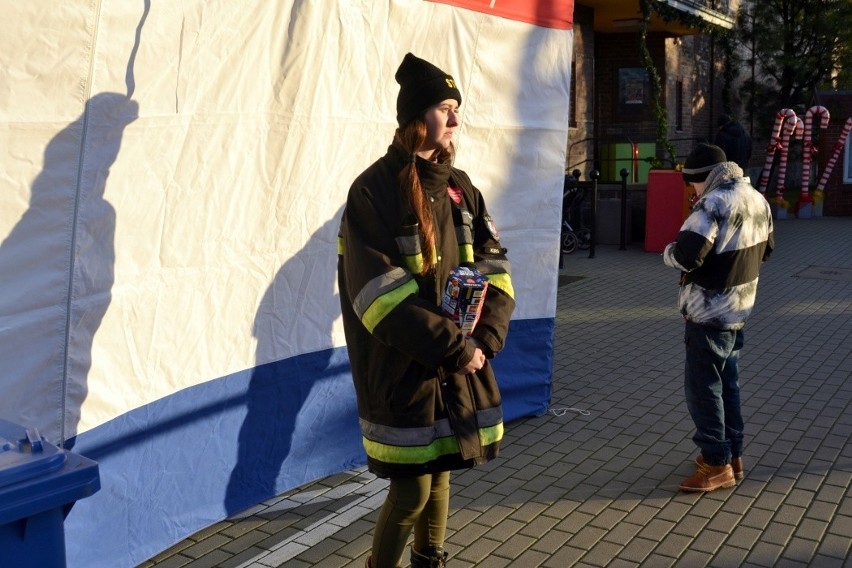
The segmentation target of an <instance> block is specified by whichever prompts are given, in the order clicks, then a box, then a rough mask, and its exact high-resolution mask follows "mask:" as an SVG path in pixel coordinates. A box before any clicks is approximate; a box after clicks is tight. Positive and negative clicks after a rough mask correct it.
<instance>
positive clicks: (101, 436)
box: [65, 319, 555, 568]
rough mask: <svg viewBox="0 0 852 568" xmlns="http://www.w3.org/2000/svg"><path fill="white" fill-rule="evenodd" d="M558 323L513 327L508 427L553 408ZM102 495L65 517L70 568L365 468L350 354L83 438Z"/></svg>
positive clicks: (80, 445) (225, 382)
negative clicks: (97, 470)
mask: <svg viewBox="0 0 852 568" xmlns="http://www.w3.org/2000/svg"><path fill="white" fill-rule="evenodd" d="M554 325H555V321H554V320H553V319H536V320H517V321H513V322H512V323H511V327H510V333H509V341H508V345H507V347H506V350H505V351H504V352H503V353H501V354H500V356H499V357H497V358H496V359H495V361H494V366H495V371H496V372H497V373H498V377H499V380H500V386H501V391H502V393H503V399H504V400H503V406H504V413H505V417H506V421H507V422H508V421H511V420H515V419H517V418H521V417H524V416H538V415H541V414H544V413H545V412H546V411H547V407H548V405H549V402H550V392H551V387H550V384H551V371H552V363H553V340H552V338H553V330H554ZM74 451H75V452H76V453H80V454H82V455H85V456H87V457H90V458H92V459H94V460H96V461H97V462H98V463H99V466H100V475H101V490H100V491H99V492H98V493H96V494H95V495H93V496H91V497H88V498H86V499H83V500H81V501H79V502H78V503H76V504H75V505H74V507H73V508H72V510H71V513H70V514H69V515H68V517H67V519H66V521H65V533H66V548H67V556H68V566H69V567H71V568H74V567H86V568H98V567H104V568H107V567H108V568H115V567H121V566H127V567H131V566H136V565H138V564H139V563H141V562H143V561H145V560H147V559H148V558H151V557H152V556H155V555H156V554H157V553H159V552H161V551H163V550H165V549H166V548H168V547H170V546H171V545H173V544H175V543H177V542H180V541H181V540H183V539H185V538H186V537H188V536H190V535H191V534H193V533H195V532H197V531H198V530H201V529H203V528H205V527H208V526H210V525H212V524H214V523H216V522H218V521H221V520H222V519H224V518H226V517H228V516H230V515H232V514H234V513H237V512H239V511H242V510H244V509H246V508H248V507H251V506H253V505H255V504H257V503H259V502H261V501H263V500H265V499H268V498H270V497H273V496H275V495H279V494H281V493H284V492H286V491H288V490H290V489H294V488H296V487H299V486H301V485H304V484H306V483H308V482H310V481H314V480H316V479H320V478H322V477H326V476H328V475H331V474H334V473H337V472H340V471H345V470H348V469H352V468H355V467H358V466H361V465H363V464H364V463H365V461H366V458H365V456H364V452H363V448H362V446H361V439H360V434H359V432H358V416H357V411H356V403H355V392H354V389H353V387H352V379H351V375H350V374H349V361H348V357H347V355H346V349H345V348H338V349H330V350H326V351H321V352H317V353H311V354H305V355H300V356H298V357H293V358H290V359H286V360H283V361H277V362H275V363H270V364H266V365H262V366H259V367H256V368H254V369H250V370H247V371H244V372H240V373H235V374H233V375H229V376H227V377H223V378H221V379H217V380H212V381H208V382H205V383H203V384H200V385H197V386H194V387H191V388H187V389H184V390H181V391H179V392H176V393H174V394H172V395H170V396H168V397H165V398H163V399H161V400H158V401H155V402H152V403H150V404H147V405H145V406H144V407H141V408H137V409H135V410H132V411H130V412H128V413H126V414H124V415H122V416H120V417H118V418H116V419H114V420H112V421H110V422H108V423H106V424H103V425H101V426H99V427H97V428H95V429H93V430H90V431H88V432H85V433H83V434H81V435H80V436H79V437H78V438H77V440H76V444H75V446H74Z"/></svg>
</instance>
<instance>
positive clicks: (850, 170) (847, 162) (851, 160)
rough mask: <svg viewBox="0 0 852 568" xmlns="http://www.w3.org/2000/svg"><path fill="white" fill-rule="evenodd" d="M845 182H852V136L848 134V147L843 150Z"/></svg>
mask: <svg viewBox="0 0 852 568" xmlns="http://www.w3.org/2000/svg"><path fill="white" fill-rule="evenodd" d="M843 183H845V184H846V183H852V136H846V148H845V150H844V151H843Z"/></svg>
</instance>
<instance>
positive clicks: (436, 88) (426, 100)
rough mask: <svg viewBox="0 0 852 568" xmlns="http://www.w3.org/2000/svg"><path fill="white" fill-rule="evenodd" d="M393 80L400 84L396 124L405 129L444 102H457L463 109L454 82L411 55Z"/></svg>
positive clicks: (403, 62) (404, 60)
mask: <svg viewBox="0 0 852 568" xmlns="http://www.w3.org/2000/svg"><path fill="white" fill-rule="evenodd" d="M394 78H395V79H396V82H397V83H399V96H398V97H397V98H396V121H397V122H398V123H399V125H400V126H405V125H406V124H408V123H409V122H411V121H412V120H414V119H415V118H417V117H418V116H420V115H421V114H422V113H423V111H425V110H426V109H427V108H429V107H430V106H432V105H434V104H438V103H439V102H441V101H443V100H446V99H455V100H456V101H458V103H459V105H461V102H462V98H461V92H459V89H458V87H456V81H455V79H453V77H452V76H451V75H448V74H447V73H445V72H444V71H441V70H440V69H438V68H437V67H435V66H434V65H432V64H431V63H429V62H428V61H426V60H424V59H420V58H419V57H417V56H415V55H412V54H411V53H407V54H405V58H403V60H402V63H400V64H399V69H397V70H396V75H394Z"/></svg>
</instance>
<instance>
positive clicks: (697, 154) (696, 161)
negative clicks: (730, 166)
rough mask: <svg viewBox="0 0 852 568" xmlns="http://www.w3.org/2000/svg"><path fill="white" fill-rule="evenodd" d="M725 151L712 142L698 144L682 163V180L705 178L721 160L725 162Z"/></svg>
mask: <svg viewBox="0 0 852 568" xmlns="http://www.w3.org/2000/svg"><path fill="white" fill-rule="evenodd" d="M727 161H728V158H727V157H726V156H725V151H724V150H722V149H721V148H719V147H718V146H714V145H713V144H703V143H702V144H699V145H698V146H696V147H695V148H694V149H693V150H692V152H690V153H689V156H687V158H686V163H684V164H683V181H685V182H687V183H691V182H701V181H704V180H706V179H707V176H708V175H710V171H711V170H712V169H713V168H715V167H716V166H717V165H719V164H721V163H722V162H727Z"/></svg>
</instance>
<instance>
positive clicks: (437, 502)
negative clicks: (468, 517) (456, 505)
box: [371, 471, 450, 568]
mask: <svg viewBox="0 0 852 568" xmlns="http://www.w3.org/2000/svg"><path fill="white" fill-rule="evenodd" d="M449 511H450V472H449V471H443V472H441V473H434V474H427V475H421V476H418V477H405V478H397V479H391V482H390V488H389V489H388V496H387V499H386V500H385V504H384V505H383V506H382V510H381V511H380V512H379V518H378V520H377V521H376V529H375V532H374V533H373V551H372V560H371V565H372V568H396V566H397V565H398V564H399V561H400V559H401V558H402V552H403V550H404V549H405V543H406V542H407V541H408V537H409V535H410V534H411V529H412V528H413V529H414V549H415V550H424V549H425V548H426V547H427V546H430V545H431V546H436V547H443V546H444V536H445V535H446V533H447V516H448V514H449Z"/></svg>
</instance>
